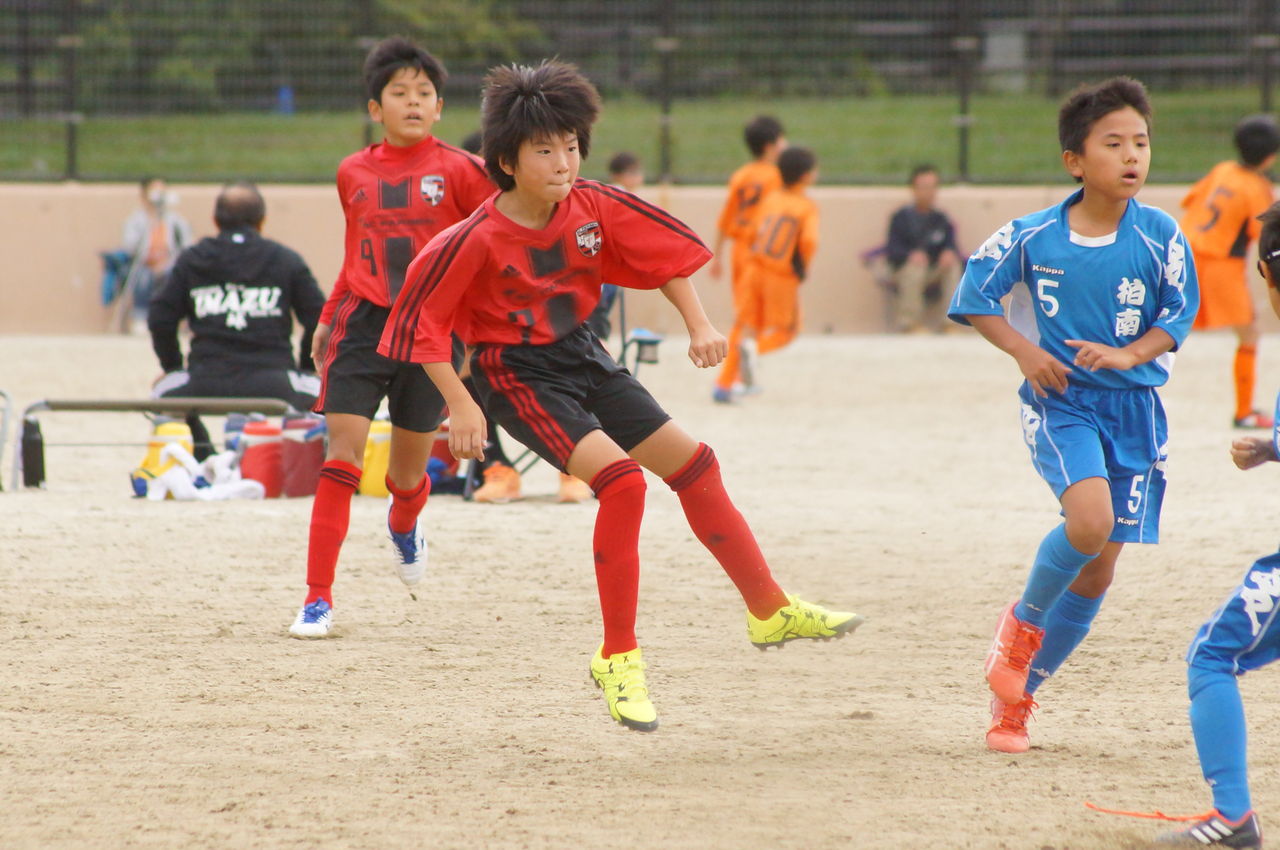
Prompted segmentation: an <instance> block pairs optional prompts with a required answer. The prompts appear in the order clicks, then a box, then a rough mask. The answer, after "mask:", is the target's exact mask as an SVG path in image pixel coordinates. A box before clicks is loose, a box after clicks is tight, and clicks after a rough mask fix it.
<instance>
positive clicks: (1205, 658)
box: [1187, 650, 1236, 699]
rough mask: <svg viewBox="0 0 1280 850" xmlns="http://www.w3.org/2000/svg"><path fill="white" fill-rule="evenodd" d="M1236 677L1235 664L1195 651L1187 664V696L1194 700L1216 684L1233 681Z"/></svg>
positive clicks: (1213, 654) (1219, 657)
mask: <svg viewBox="0 0 1280 850" xmlns="http://www.w3.org/2000/svg"><path fill="white" fill-rule="evenodd" d="M1235 677H1236V667H1235V662H1234V661H1232V660H1230V659H1226V658H1222V657H1221V656H1218V655H1216V654H1215V653H1211V652H1204V651H1202V650H1197V651H1196V652H1195V653H1194V654H1193V655H1192V656H1191V659H1190V661H1189V662H1188V663H1187V695H1188V696H1189V697H1190V698H1191V699H1195V697H1196V694H1198V693H1200V692H1201V691H1203V690H1204V689H1205V688H1207V687H1209V686H1210V685H1212V684H1215V683H1217V682H1222V681H1224V680H1228V681H1229V680H1233V679H1235Z"/></svg>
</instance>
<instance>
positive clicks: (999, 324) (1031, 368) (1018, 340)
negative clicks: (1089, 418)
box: [965, 315, 1071, 398]
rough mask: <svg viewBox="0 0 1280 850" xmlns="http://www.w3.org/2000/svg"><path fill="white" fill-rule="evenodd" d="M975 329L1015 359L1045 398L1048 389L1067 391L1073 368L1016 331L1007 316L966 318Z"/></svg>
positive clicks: (1024, 375)
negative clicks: (1068, 376) (1068, 379)
mask: <svg viewBox="0 0 1280 850" xmlns="http://www.w3.org/2000/svg"><path fill="white" fill-rule="evenodd" d="M965 318H966V319H968V320H969V324H970V325H972V326H973V328H974V330H976V331H977V332H978V333H980V334H982V336H983V337H984V338H985V339H986V340H987V342H989V343H991V344H992V345H994V346H995V347H996V348H998V349H1000V350H1001V351H1003V352H1004V353H1005V354H1008V355H1009V356H1010V357H1012V358H1013V359H1014V360H1015V361H1016V362H1017V364H1018V368H1019V369H1020V370H1021V371H1022V376H1023V377H1024V378H1026V379H1027V383H1029V384H1031V389H1032V390H1034V391H1035V394H1036V395H1038V396H1040V397H1041V398H1047V397H1048V395H1049V393H1048V392H1047V390H1054V391H1055V392H1059V393H1064V392H1066V391H1067V375H1069V374H1071V367H1070V366H1067V365H1066V364H1064V363H1060V362H1059V361H1058V359H1057V358H1056V357H1054V356H1053V355H1052V354H1050V353H1049V352H1047V351H1045V350H1044V349H1043V348H1041V347H1040V346H1038V345H1036V344H1035V343H1034V342H1032V341H1031V340H1029V339H1027V338H1026V337H1025V336H1023V335H1022V334H1020V333H1018V332H1017V331H1016V330H1014V328H1013V325H1011V324H1009V322H1008V320H1007V319H1005V317H1004V316H978V315H973V316H965Z"/></svg>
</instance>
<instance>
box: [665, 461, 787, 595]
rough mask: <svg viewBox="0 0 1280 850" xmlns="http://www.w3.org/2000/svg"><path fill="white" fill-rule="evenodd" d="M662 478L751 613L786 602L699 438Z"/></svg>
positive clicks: (715, 465)
mask: <svg viewBox="0 0 1280 850" xmlns="http://www.w3.org/2000/svg"><path fill="white" fill-rule="evenodd" d="M666 483H667V486H669V487H670V488H671V489H672V490H674V491H675V492H676V495H677V496H679V497H680V506H681V507H683V508H684V515H685V518H686V519H688V521H689V527H690V528H691V529H693V533H694V535H695V536H696V537H697V538H698V540H700V541H701V542H702V545H703V546H706V547H707V549H708V550H710V552H711V554H712V555H714V556H715V559H716V560H717V561H719V562H720V566H721V567H723V568H724V571H725V572H726V573H727V574H728V575H729V578H730V579H732V581H733V583H734V585H736V586H737V588H738V592H739V593H741V594H742V599H743V601H745V602H746V603H747V609H748V610H749V611H751V614H752V616H754V617H756V618H757V619H760V620H766V619H768V618H769V617H772V616H773V615H774V614H776V613H777V612H778V610H779V609H780V608H782V607H783V606H785V605H787V603H788V600H787V595H786V593H784V592H783V590H782V588H781V587H779V586H778V583H777V582H776V581H774V579H773V574H772V573H771V572H770V571H769V565H768V564H767V563H766V562H765V559H764V554H763V553H762V552H761V551H760V545H759V544H758V543H757V542H756V538H755V535H753V534H752V533H751V529H750V528H749V527H748V526H747V521H746V520H745V519H743V518H742V514H741V513H739V512H738V509H737V508H735V507H734V506H733V502H732V501H730V500H729V494H728V493H726V492H725V489H724V483H723V482H722V481H721V480H720V464H719V462H718V461H717V460H716V455H715V452H713V451H711V448H710V447H709V446H708V445H707V444H706V443H699V444H698V450H697V451H696V452H694V453H693V457H692V458H691V459H690V460H689V462H688V463H686V464H685V465H684V467H683V468H681V469H680V471H679V472H677V473H675V474H674V475H672V476H671V477H669V478H667V479H666Z"/></svg>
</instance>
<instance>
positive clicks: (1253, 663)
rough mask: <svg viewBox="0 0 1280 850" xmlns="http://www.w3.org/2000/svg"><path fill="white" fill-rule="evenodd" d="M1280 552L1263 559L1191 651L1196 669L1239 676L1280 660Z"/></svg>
mask: <svg viewBox="0 0 1280 850" xmlns="http://www.w3.org/2000/svg"><path fill="white" fill-rule="evenodd" d="M1278 600H1280V552H1278V553H1276V554H1274V555H1268V556H1266V557H1265V558H1259V559H1258V560H1257V561H1255V562H1254V563H1253V566H1251V567H1249V569H1248V571H1246V572H1245V574H1244V579H1243V580H1242V581H1241V582H1240V585H1239V587H1237V588H1236V589H1235V590H1233V591H1232V592H1231V595H1230V596H1228V597H1227V600H1226V601H1225V602H1223V603H1222V605H1221V606H1220V607H1219V608H1218V610H1217V611H1215V612H1214V613H1213V616H1212V617H1210V618H1209V620H1208V622H1206V623H1205V624H1204V625H1202V626H1201V627H1200V629H1199V630H1198V631H1197V632H1196V636H1195V639H1194V640H1193V641H1191V648H1190V649H1188V650H1187V663H1188V664H1189V665H1191V666H1192V667H1193V668H1197V669H1201V670H1206V671H1209V672H1215V673H1230V674H1231V675H1233V676H1239V675H1241V674H1243V673H1245V672H1247V671H1249V670H1257V669H1258V668H1259V667H1261V666H1263V665H1264V664H1269V663H1271V662H1272V661H1275V660H1276V657H1277V656H1280V617H1277V616H1276V615H1277V614H1280V605H1278V604H1277V601H1278Z"/></svg>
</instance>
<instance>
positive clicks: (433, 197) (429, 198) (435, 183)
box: [418, 174, 444, 207]
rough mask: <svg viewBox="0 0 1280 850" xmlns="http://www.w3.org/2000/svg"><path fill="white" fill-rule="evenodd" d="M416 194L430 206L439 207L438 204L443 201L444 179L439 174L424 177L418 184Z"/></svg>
mask: <svg viewBox="0 0 1280 850" xmlns="http://www.w3.org/2000/svg"><path fill="white" fill-rule="evenodd" d="M418 193H419V194H420V195H422V200H424V201H426V202H427V203H428V204H431V206H433V207H438V206H440V202H441V201H443V200H444V177H443V176H441V175H439V174H427V175H425V176H424V177H423V178H422V182H421V183H419V184H418Z"/></svg>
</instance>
